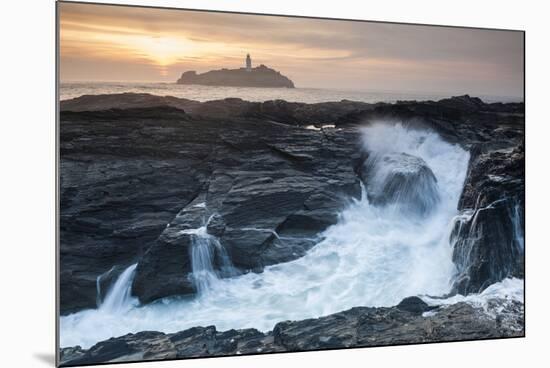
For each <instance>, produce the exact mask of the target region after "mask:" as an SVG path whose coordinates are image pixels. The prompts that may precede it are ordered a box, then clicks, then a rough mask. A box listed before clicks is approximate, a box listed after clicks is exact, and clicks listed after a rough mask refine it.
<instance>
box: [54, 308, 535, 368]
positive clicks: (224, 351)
mask: <svg viewBox="0 0 550 368" xmlns="http://www.w3.org/2000/svg"><path fill="white" fill-rule="evenodd" d="M422 303H423V302H422ZM422 303H421V301H420V299H419V298H416V297H411V298H406V299H404V300H403V301H402V302H401V303H400V304H399V305H398V306H396V307H390V308H366V307H356V308H352V309H350V310H347V311H344V312H340V313H335V314H331V315H329V316H326V317H321V318H315V319H306V320H303V321H285V322H280V323H277V324H276V325H275V327H274V329H273V331H271V332H267V333H262V332H260V331H258V330H255V329H245V330H228V331H224V332H219V331H217V330H216V328H215V327H214V326H208V327H193V328H190V329H188V330H185V331H181V332H177V333H174V334H163V333H159V332H143V333H138V334H129V335H126V336H122V337H118V338H112V339H109V340H106V341H103V342H100V343H98V344H96V345H94V346H92V347H91V348H90V349H88V350H82V349H80V348H79V347H76V348H64V349H61V364H62V365H64V366H71V365H78V364H92V363H107V362H129V361H138V360H148V359H167V358H174V357H176V358H191V357H212V356H225V355H245V354H259V353H272V352H285V351H307V350H319V349H334V348H346V347H367V346H383V345H395V344H411V343H426V342H436V341H437V342H441V341H460V340H473V339H488V338H500V337H517V336H524V330H523V313H524V311H523V304H522V303H520V302H517V301H507V300H502V299H491V300H489V301H488V306H489V312H490V313H487V312H485V311H484V310H483V309H481V308H475V307H473V306H471V305H469V304H466V303H456V304H453V305H449V306H444V307H439V308H437V307H435V308H437V309H436V310H434V313H431V314H430V315H424V316H423V314H422V313H420V309H422V308H424V309H425V308H426V306H425V305H423V304H422Z"/></svg>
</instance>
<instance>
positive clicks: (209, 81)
mask: <svg viewBox="0 0 550 368" xmlns="http://www.w3.org/2000/svg"><path fill="white" fill-rule="evenodd" d="M176 83H177V84H201V85H205V86H226V87H272V88H294V83H293V82H292V81H291V80H290V79H288V78H287V77H285V76H284V75H282V74H281V73H280V72H278V71H276V70H274V69H271V68H268V67H267V66H265V65H263V64H261V65H260V66H258V67H255V68H253V67H252V60H251V58H250V55H247V56H246V66H245V67H244V68H239V69H226V68H224V69H220V70H211V71H209V72H206V73H202V74H197V72H196V71H194V70H193V71H187V72H184V73H183V74H182V75H181V77H180V78H179V79H178V80H177V82H176Z"/></svg>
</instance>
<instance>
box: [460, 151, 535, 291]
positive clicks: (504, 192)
mask: <svg viewBox="0 0 550 368" xmlns="http://www.w3.org/2000/svg"><path fill="white" fill-rule="evenodd" d="M524 165H525V163H524V146H523V142H520V143H519V144H518V145H517V146H515V147H514V146H512V147H510V148H507V149H496V150H489V151H487V152H483V151H482V150H481V149H478V150H477V151H474V152H473V157H472V158H471V162H470V167H469V170H468V176H467V178H466V183H465V185H464V190H463V192H462V196H461V199H460V203H459V208H460V209H461V210H463V211H468V212H469V216H467V217H466V218H464V219H462V220H461V221H459V222H457V223H456V224H455V228H454V230H453V233H452V235H451V236H452V242H453V243H454V244H455V245H454V252H453V261H454V262H455V264H456V265H457V268H458V276H457V280H456V282H455V285H454V289H455V291H457V292H459V293H461V294H468V293H472V292H479V291H482V290H483V289H485V288H486V287H487V286H489V285H491V284H492V283H494V282H497V281H501V280H502V279H504V278H506V277H520V278H522V277H523V275H524V268H523V267H524V266H523V257H524V254H523V253H524V250H523V248H524V244H523V237H524V235H523V228H524V216H523V208H524V196H525V171H524V170H525V166H524Z"/></svg>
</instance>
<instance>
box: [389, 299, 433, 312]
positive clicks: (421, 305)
mask: <svg viewBox="0 0 550 368" xmlns="http://www.w3.org/2000/svg"><path fill="white" fill-rule="evenodd" d="M395 307H396V308H397V309H400V310H404V311H407V312H411V313H415V314H421V313H424V312H427V311H430V310H432V309H435V308H436V307H431V306H429V305H428V304H427V303H426V302H425V301H423V300H422V299H420V298H419V297H417V296H410V297H408V298H405V299H403V300H402V301H401V302H399V304H397V305H396V306H395Z"/></svg>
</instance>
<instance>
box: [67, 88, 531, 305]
mask: <svg viewBox="0 0 550 368" xmlns="http://www.w3.org/2000/svg"><path fill="white" fill-rule="evenodd" d="M381 119H383V120H387V121H390V122H391V121H396V120H397V121H401V122H404V123H406V124H409V125H411V126H415V127H428V128H431V129H434V130H435V131H437V132H438V133H439V134H441V136H442V137H444V138H445V139H447V140H448V141H450V142H453V143H456V144H460V145H461V146H463V147H464V148H465V149H468V150H469V151H470V152H471V153H472V159H471V162H470V169H469V172H468V178H467V179H466V183H465V187H464V193H463V194H462V198H461V201H460V206H459V209H460V210H464V211H468V210H470V211H479V212H481V215H478V216H474V217H472V219H473V218H476V219H477V220H476V222H475V224H470V225H465V226H464V228H466V227H467V228H475V229H479V230H476V231H481V232H482V236H481V237H480V238H479V239H481V240H476V241H474V242H471V241H462V242H456V245H455V262H456V263H457V266H459V269H460V272H461V275H460V277H459V280H460V282H458V283H457V285H456V287H455V289H456V291H459V292H461V293H468V292H472V291H478V290H480V289H483V288H484V287H485V286H487V285H488V284H489V283H491V282H493V281H498V280H500V279H502V278H504V277H506V276H509V275H516V276H521V275H522V272H523V271H522V268H521V266H522V264H523V256H522V253H521V252H520V251H516V250H513V245H512V242H511V239H515V238H516V235H517V229H518V227H517V226H516V225H517V224H516V222H514V223H512V222H513V221H512V220H510V219H512V218H514V217H510V216H508V217H506V214H505V212H506V211H509V210H513V211H516V210H519V211H520V212H521V213H520V217H521V218H522V217H523V216H522V211H523V192H524V189H523V187H524V177H523V172H524V171H523V167H524V162H523V144H522V142H523V136H524V126H523V104H485V103H483V102H482V101H481V100H479V99H476V98H471V97H469V96H461V97H455V98H451V99H446V100H442V101H439V102H433V101H428V102H412V101H404V102H399V103H396V104H375V105H372V104H365V103H362V102H352V101H341V102H328V103H319V104H304V103H289V102H285V101H267V102H263V103H259V102H258V103H255V102H247V101H243V100H240V99H225V100H220V101H210V102H205V103H200V102H197V101H191V100H185V99H178V98H173V97H158V96H152V95H147V94H119V95H99V96H82V97H79V98H76V99H72V100H68V101H63V102H62V103H61V124H60V153H61V163H60V165H61V166H60V173H61V174H60V175H61V178H60V179H61V183H60V184H61V187H60V190H61V211H60V220H61V221H60V237H61V264H60V266H61V296H60V299H61V312H62V314H67V313H71V312H74V311H78V310H81V309H84V308H92V307H95V306H96V302H97V289H96V280H97V278H98V277H99V276H101V275H103V274H105V273H107V272H108V271H109V270H111V269H113V267H115V266H116V267H115V269H114V270H113V271H112V272H111V273H110V274H109V275H110V276H109V277H105V278H104V280H103V283H102V284H101V289H102V290H106V288H108V286H109V284H110V283H111V282H112V280H114V279H116V275H117V274H118V273H120V272H121V271H122V270H123V269H124V267H125V266H128V265H130V264H132V263H136V262H137V263H138V267H137V271H136V278H135V280H134V288H133V292H134V294H136V295H137V296H138V297H139V298H140V300H141V301H142V302H149V301H152V300H155V299H158V298H161V297H165V296H172V295H182V294H190V293H193V292H194V289H193V287H192V284H191V282H190V280H189V274H188V273H189V269H190V268H189V267H190V263H189V244H190V239H189V235H188V234H185V233H182V232H181V231H182V230H185V229H193V228H197V227H200V226H203V225H206V222H207V221H208V219H209V218H210V219H211V220H210V222H209V223H208V224H207V225H208V233H210V234H212V235H213V236H216V237H217V238H218V239H219V241H220V242H221V244H223V246H224V248H225V249H226V250H227V252H228V254H229V256H230V258H231V260H232V262H233V264H234V265H235V266H236V267H237V268H238V269H239V271H240V272H248V271H254V272H260V271H261V270H262V269H263V267H264V266H266V265H270V264H274V263H279V262H285V261H289V260H292V259H295V258H298V257H301V256H302V255H303V254H305V252H306V251H307V250H308V249H309V248H310V247H311V246H313V245H314V244H315V242H316V241H317V240H318V236H319V234H320V232H321V231H322V230H324V229H326V228H327V227H328V226H329V225H331V224H334V223H335V222H336V221H337V216H338V213H339V212H340V211H341V210H342V209H343V208H344V207H345V206H346V204H347V203H348V201H349V200H350V199H352V198H354V197H355V198H357V197H358V196H359V195H360V179H359V178H360V175H363V174H362V170H361V168H362V166H363V165H364V162H365V160H366V159H368V155H367V154H366V153H365V152H362V151H361V149H360V147H359V145H358V142H359V139H360V133H359V127H360V126H362V125H368V124H370V123H371V122H375V121H379V120H381ZM324 124H335V125H336V128H326V127H325V128H323V127H322V126H323V125H324ZM309 125H314V126H316V127H317V129H319V130H312V129H307V128H306V127H307V126H309ZM362 178H363V180H364V181H366V182H367V185H368V179H369V178H368V175H367V176H366V177H365V176H364V175H363V177H362ZM478 197H479V198H478ZM499 200H503V201H501V202H498V201H499ZM490 204H493V207H491V206H489V205H490ZM501 204H502V206H503V207H500V206H501ZM488 206H489V207H488ZM483 211H485V213H483ZM514 213H515V212H514ZM514 216H516V215H514ZM506 218H509V219H508V220H506ZM506 221H509V223H508V222H506ZM495 224H496V225H495ZM509 225H510V226H509ZM512 225H514V226H512ZM498 226H500V227H498ZM522 226H523V223H522V222H520V227H519V228H522ZM491 230H492V231H491ZM457 231H458V230H457ZM464 231H465V230H464ZM514 231H516V232H514ZM468 233H470V231H469V230H468V231H467V232H464V233H461V234H460V236H458V238H460V239H462V240H465V239H468V238H471V237H468ZM476 239H477V238H476ZM495 239H497V240H499V241H500V240H503V239H504V241H500V243H499V245H498V246H497V245H495V244H494V242H495V241H496V240H495ZM467 247H468V248H467ZM499 247H500V248H499ZM516 248H517V249H519V248H518V247H516ZM467 249H472V250H473V251H472V252H470V251H465V250H467ZM463 254H470V255H471V256H469V257H465V256H462V255H463ZM488 259H490V261H487V260H488Z"/></svg>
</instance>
